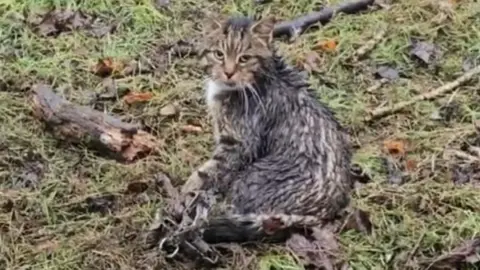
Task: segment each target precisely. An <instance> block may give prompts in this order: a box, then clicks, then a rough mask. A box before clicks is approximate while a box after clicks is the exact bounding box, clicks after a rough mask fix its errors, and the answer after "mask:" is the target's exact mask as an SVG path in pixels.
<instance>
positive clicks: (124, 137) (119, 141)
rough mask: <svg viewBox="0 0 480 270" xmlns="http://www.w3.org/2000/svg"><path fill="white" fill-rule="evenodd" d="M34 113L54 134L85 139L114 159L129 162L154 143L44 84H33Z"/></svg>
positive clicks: (136, 130) (132, 127)
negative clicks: (73, 102)
mask: <svg viewBox="0 0 480 270" xmlns="http://www.w3.org/2000/svg"><path fill="white" fill-rule="evenodd" d="M31 100H32V103H33V104H32V107H33V112H34V115H35V116H36V117H37V118H39V119H41V120H43V121H45V122H46V123H47V126H48V127H49V129H51V130H52V131H53V134H54V135H55V136H58V137H60V138H61V139H64V140H67V141H73V142H81V141H87V142H89V143H90V144H92V145H94V146H95V147H97V148H98V147H100V148H101V149H102V150H109V151H107V152H111V153H109V154H113V155H114V156H115V157H116V158H118V159H121V160H124V161H132V160H133V159H135V158H136V157H137V156H138V155H140V154H144V153H148V152H150V151H151V150H152V149H154V148H155V146H156V145H157V140H156V139H155V137H153V136H152V135H150V134H148V133H146V132H145V131H143V130H140V127H139V126H138V125H134V124H128V123H125V122H122V121H120V120H119V119H117V118H114V117H112V116H109V115H107V114H105V113H102V112H100V111H96V110H93V109H91V108H89V107H86V106H79V105H75V104H72V103H70V102H68V101H66V100H65V99H63V98H61V97H59V96H57V95H56V94H55V93H53V91H52V89H51V88H50V87H49V86H47V85H43V84H40V85H36V86H34V87H33V95H32V96H31Z"/></svg>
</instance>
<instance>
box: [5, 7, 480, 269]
mask: <svg viewBox="0 0 480 270" xmlns="http://www.w3.org/2000/svg"><path fill="white" fill-rule="evenodd" d="M208 2H209V1H205V2H201V1H188V0H184V1H171V4H170V5H169V7H168V9H165V10H160V11H159V10H157V9H155V7H154V6H153V4H152V3H151V1H149V0H142V1H133V0H127V1H114V0H102V1H80V0H78V1H75V0H56V1H55V0H50V1H49V0H35V1H34V0H25V1H15V0H3V1H0V90H1V91H0V134H1V136H0V204H3V205H4V206H3V207H2V208H0V230H1V232H2V233H1V234H0V268H2V269H139V268H140V267H142V265H149V264H154V263H158V264H159V265H160V266H159V267H160V268H159V269H165V267H166V266H162V265H164V264H163V263H164V262H163V260H162V259H161V258H160V257H159V256H156V255H155V254H150V253H148V252H145V251H142V247H141V241H140V238H141V237H140V235H141V233H142V231H144V230H146V229H147V228H148V227H149V225H150V222H151V220H152V217H153V213H154V211H155V209H156V207H158V206H159V205H161V203H162V199H161V196H160V194H158V193H157V192H155V191H154V190H153V188H152V187H150V188H149V190H147V191H146V193H144V194H133V195H132V194H130V195H129V194H124V191H125V190H126V187H127V185H128V184H129V183H131V182H136V181H147V182H149V181H150V179H152V177H153V176H154V174H155V173H156V172H158V171H164V172H166V173H168V174H169V175H170V176H171V177H172V179H173V180H174V181H175V182H176V183H181V181H182V179H185V178H186V177H188V175H189V173H190V172H191V171H192V170H193V169H194V168H196V167H197V166H199V165H200V164H201V163H202V161H204V160H205V159H206V157H207V156H208V155H209V152H210V151H211V146H212V141H211V140H212V138H211V128H210V126H209V123H208V119H207V118H206V113H205V104H204V102H203V100H202V90H201V84H202V80H203V77H202V76H203V73H202V71H201V70H200V69H199V68H198V65H197V63H196V61H195V60H194V59H180V60H176V61H175V62H174V63H172V64H171V65H170V66H169V67H168V68H167V69H166V70H165V71H164V72H163V73H158V74H143V75H137V76H134V77H127V78H122V79H120V80H119V81H118V83H119V85H122V86H123V87H126V88H129V89H133V90H139V91H140V90H141V91H152V92H153V93H154V95H155V96H154V98H153V99H152V100H151V101H149V102H148V103H146V104H138V105H135V106H132V107H129V106H126V105H125V104H123V102H122V101H121V100H118V101H113V102H107V103H106V104H105V108H104V109H105V111H107V112H110V113H112V114H115V115H117V116H121V117H123V118H124V119H126V120H135V121H137V122H140V123H143V124H144V125H146V126H148V128H149V130H151V132H152V133H153V134H154V135H155V136H157V137H159V138H160V139H161V141H162V144H161V145H160V148H161V151H159V152H158V153H155V154H153V155H150V156H147V157H146V158H144V159H142V160H139V161H137V162H136V163H133V164H129V165H125V164H121V163H118V162H115V161H112V160H109V159H105V158H101V157H98V156H97V155H96V154H95V153H94V152H92V151H91V150H89V149H88V148H86V147H85V146H83V145H71V144H67V143H59V142H58V141H57V139H56V138H54V137H53V136H52V135H51V134H50V133H48V132H47V131H45V130H44V127H43V124H42V123H40V122H39V121H37V120H36V119H34V117H33V116H32V114H31V109H30V105H29V103H28V99H27V90H26V89H28V88H27V87H26V86H28V85H30V84H33V83H37V82H47V83H50V84H52V85H53V86H54V87H55V89H56V92H57V93H59V94H60V95H62V96H63V97H65V98H67V99H68V100H71V101H72V102H76V103H79V104H87V102H88V101H89V98H90V97H91V94H92V93H94V92H99V91H101V90H102V79H101V78H99V77H97V76H95V75H93V74H92V73H91V72H90V71H89V70H90V68H91V67H92V66H93V65H94V64H95V63H96V61H97V60H98V59H100V58H105V57H112V58H113V59H115V60H126V61H128V60H131V59H135V58H138V57H142V56H145V55H148V52H149V51H151V50H152V49H155V46H156V45H155V44H159V43H170V42H174V41H176V40H178V39H180V38H182V37H188V36H189V34H191V33H192V30H191V29H194V26H195V25H196V23H197V22H198V20H199V16H197V15H196V14H197V13H198V12H202V11H205V10H209V11H221V12H225V13H227V12H232V13H235V12H239V13H244V14H259V13H264V14H266V13H273V14H277V16H279V17H280V18H284V19H288V18H292V17H296V16H299V15H301V14H304V13H306V12H309V11H312V10H314V9H316V8H318V3H324V4H327V5H330V4H334V3H337V2H340V1H307V0H297V1H279V0H276V1H273V2H272V3H270V4H267V5H255V4H253V1H249V0H245V1H211V3H208ZM393 2H395V3H394V4H392V5H391V8H390V9H389V10H380V11H375V12H367V13H363V14H360V15H346V16H339V17H337V18H335V19H334V20H333V21H332V22H331V23H329V24H327V25H326V26H324V27H323V28H321V29H319V30H315V31H310V32H308V33H305V34H304V35H302V36H301V37H300V38H299V39H298V40H297V41H296V42H294V43H285V42H278V46H279V48H280V51H281V52H282V54H283V55H285V57H286V59H288V61H289V62H291V63H292V64H294V63H295V62H296V59H299V58H301V57H302V56H303V55H304V54H305V53H306V52H308V50H310V48H311V47H312V46H313V45H314V44H315V43H316V42H317V41H320V40H325V39H335V40H336V41H337V43H338V47H337V51H336V52H334V53H324V52H319V55H320V59H321V64H320V65H319V66H318V68H319V70H320V71H321V72H322V75H321V76H322V77H324V78H328V80H329V81H331V82H333V83H334V85H335V86H334V87H328V86H326V85H324V84H321V77H320V75H318V74H311V76H310V82H311V83H312V86H313V87H314V88H315V89H317V92H318V95H319V97H320V98H321V99H322V100H323V101H324V102H326V103H327V104H328V105H329V106H330V107H331V108H332V109H333V110H334V111H335V113H336V115H337V116H338V118H339V119H340V121H341V122H342V123H343V124H344V125H345V126H347V127H348V128H349V130H350V131H351V135H352V140H353V141H354V142H356V143H357V144H358V145H359V149H358V150H357V151H356V154H355V160H356V162H358V163H359V164H360V165H362V166H363V167H364V168H365V170H366V171H367V172H368V173H370V174H371V175H372V177H373V181H372V182H371V183H369V184H367V185H365V186H363V187H361V188H360V189H359V190H357V191H356V192H355V194H354V204H355V205H356V206H357V207H359V208H361V209H363V210H365V211H368V212H370V213H371V221H372V223H373V224H374V226H375V228H374V230H373V233H372V234H371V235H365V234H361V233H357V232H354V231H349V232H345V233H343V234H342V235H341V243H342V248H343V250H344V252H345V257H346V259H347V260H348V262H349V263H350V265H351V266H352V268H353V269H406V268H407V267H406V266H405V263H406V260H407V259H408V256H409V255H408V254H409V253H410V252H411V251H412V250H413V247H414V246H417V247H418V248H417V250H416V253H415V254H414V255H413V257H412V258H411V261H414V262H415V261H416V260H415V259H416V258H422V257H427V256H435V255H438V254H441V253H442V252H446V251H448V250H449V249H450V248H453V247H454V246H456V245H458V244H459V243H461V242H462V241H463V240H465V239H470V238H472V237H474V236H478V234H479V232H480V214H478V213H480V191H479V190H476V189H472V188H470V187H456V186H453V184H452V180H451V176H450V174H449V172H448V170H447V167H448V165H449V164H450V163H451V162H452V160H449V159H446V158H445V157H444V156H443V155H442V153H443V150H444V147H445V145H446V144H447V143H449V144H450V145H451V146H452V147H456V146H458V145H459V143H460V140H459V139H461V138H463V137H464V136H466V134H469V133H471V130H472V122H473V121H475V120H477V119H478V118H479V114H480V109H479V106H478V104H479V100H480V99H479V96H478V95H479V94H478V91H477V90H478V81H477V82H473V84H470V85H465V86H462V87H460V88H458V91H455V92H454V93H453V94H449V95H447V96H445V97H441V98H439V99H436V100H435V101H424V102H419V103H417V104H415V105H413V106H411V107H409V108H407V109H406V110H404V111H403V112H401V113H397V114H395V115H392V116H388V117H384V118H383V119H380V120H377V121H375V122H374V123H373V124H372V125H370V126H366V125H365V124H364V123H363V117H364V116H365V112H366V111H367V110H370V109H374V108H376V107H378V106H380V105H382V104H384V105H388V104H394V103H398V102H400V101H405V100H408V99H410V98H411V97H413V96H415V95H417V94H419V93H422V92H426V91H428V90H430V89H433V88H435V87H438V86H440V85H442V84H444V83H445V82H447V81H450V80H452V79H454V78H455V77H457V76H458V75H459V74H461V73H462V62H463V60H464V59H465V57H467V56H471V55H480V27H479V25H480V16H479V12H480V7H479V5H478V3H474V2H475V1H473V0H470V1H467V0H465V1H459V4H458V6H457V7H455V9H454V12H453V17H452V18H451V19H450V20H446V21H444V22H440V23H436V22H435V21H436V19H435V18H436V16H438V15H437V14H439V13H440V12H441V11H440V8H439V4H436V3H437V1H433V0H431V1H428V0H423V1H414V0H405V1H393ZM447 2H448V1H447ZM316 3H317V4H316ZM53 6H55V7H58V8H60V7H70V8H72V9H82V10H84V11H86V12H90V13H94V14H97V15H99V16H100V17H102V18H105V19H106V20H107V21H114V22H116V23H118V29H117V30H116V31H115V32H114V34H112V35H110V36H107V37H104V38H93V37H89V36H87V35H85V33H84V32H82V31H75V32H72V33H68V34H63V35H60V36H59V37H56V38H53V37H40V36H38V35H36V34H35V33H34V32H32V30H31V29H30V28H28V27H26V26H25V25H24V24H23V22H22V21H21V20H20V19H19V18H21V17H22V16H23V14H24V11H28V10H29V11H38V10H41V9H42V8H48V7H53ZM385 28H387V29H388V31H387V34H386V37H385V38H384V39H383V40H382V41H381V42H379V43H378V44H377V46H376V47H375V48H374V49H373V51H372V52H370V53H369V54H368V55H367V57H366V59H365V60H363V61H362V65H361V66H359V67H356V68H352V67H351V66H349V65H345V63H347V62H348V61H349V60H348V59H349V57H351V56H352V55H353V53H354V52H355V50H356V49H357V48H358V47H359V46H361V45H362V44H364V43H365V42H366V41H368V40H370V39H371V38H372V37H373V36H374V35H375V32H376V31H378V30H380V29H385ZM415 37H416V38H422V39H423V40H425V41H430V42H433V43H435V44H436V45H438V46H439V47H440V48H441V49H442V51H443V56H442V58H441V60H440V61H439V63H438V67H437V69H436V70H433V69H429V68H426V67H422V66H420V65H418V63H417V62H416V61H413V60H412V59H411V58H410V57H409V42H410V39H411V38H415ZM383 64H388V65H391V66H393V67H395V68H396V69H397V70H399V71H401V72H402V73H403V74H405V75H406V76H405V78H401V79H399V80H397V81H394V82H392V83H389V84H386V85H384V86H383V87H381V88H380V89H378V90H377V91H376V92H373V93H368V92H366V89H367V88H368V87H370V86H371V85H373V84H374V81H375V79H374V77H373V73H372V70H373V68H375V66H377V65H383ZM450 100H453V101H455V102H456V103H457V104H459V108H458V113H457V115H455V116H454V117H453V118H452V119H451V120H450V121H449V122H448V123H441V122H439V121H434V120H431V119H430V116H431V114H432V113H433V112H434V111H436V110H438V109H439V107H440V106H441V105H443V104H446V103H447V102H449V101H450ZM172 102H176V103H178V104H179V106H180V107H181V112H180V114H179V115H178V117H174V118H166V117H163V116H160V115H159V110H160V108H162V107H163V106H165V105H167V104H170V103H172ZM191 123H195V124H197V125H200V126H202V128H203V130H204V132H203V133H201V134H194V133H184V132H182V131H181V127H182V126H184V125H187V124H191ZM385 139H404V140H406V141H408V142H409V146H410V147H409V149H408V150H409V152H408V155H409V157H411V158H414V159H415V160H416V161H417V163H418V167H417V170H416V171H415V172H413V173H412V175H411V177H412V179H411V180H410V182H408V183H406V184H405V185H402V186H400V187H396V186H392V185H390V184H388V183H387V181H386V173H385V169H383V165H382V163H381V162H380V161H379V158H380V157H382V156H383V153H382V142H383V141H384V140H385ZM38 163H40V164H42V166H43V170H42V171H43V174H42V175H41V176H40V177H39V178H40V180H39V183H38V185H37V186H36V187H19V186H15V185H14V182H15V181H17V180H18V178H19V175H20V174H21V173H22V172H24V171H25V166H26V165H25V164H27V165H28V164H30V165H31V166H34V165H35V164H38ZM32 164H33V165H32ZM102 194H114V195H115V196H116V198H117V199H116V205H115V207H114V208H112V211H111V212H110V213H107V214H105V215H102V214H99V213H89V212H88V211H81V209H83V208H84V205H85V200H86V199H87V198H88V197H91V196H98V195H102ZM9 202H12V203H13V207H12V206H11V205H10V206H9V205H8V204H9ZM79 209H80V210H79ZM282 254H283V255H282ZM253 258H254V260H253V261H252V263H250V266H249V267H250V268H252V269H273V268H276V269H303V267H302V266H300V265H299V264H298V261H297V260H296V259H294V258H293V257H291V256H290V255H288V253H286V252H285V251H283V253H282V252H280V253H279V252H277V251H275V252H273V251H269V250H263V251H262V253H261V254H260V253H259V254H258V256H254V257H253ZM170 267H173V266H170ZM175 267H177V268H178V269H183V268H181V266H180V265H177V266H175ZM272 267H273V268H272ZM411 268H415V264H413V266H412V267H411Z"/></svg>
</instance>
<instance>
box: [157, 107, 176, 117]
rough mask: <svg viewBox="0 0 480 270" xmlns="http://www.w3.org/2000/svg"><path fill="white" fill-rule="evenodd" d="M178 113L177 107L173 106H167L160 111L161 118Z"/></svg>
mask: <svg viewBox="0 0 480 270" xmlns="http://www.w3.org/2000/svg"><path fill="white" fill-rule="evenodd" d="M177 113H178V110H177V106H175V105H173V104H167V105H165V106H164V107H162V108H161V109H160V115H161V116H173V115H176V114H177Z"/></svg>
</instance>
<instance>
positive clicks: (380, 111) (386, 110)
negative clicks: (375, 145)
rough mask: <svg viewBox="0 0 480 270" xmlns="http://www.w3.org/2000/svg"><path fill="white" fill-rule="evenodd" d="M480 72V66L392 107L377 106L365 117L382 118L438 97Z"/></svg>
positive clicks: (368, 118)
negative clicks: (419, 102)
mask: <svg viewBox="0 0 480 270" xmlns="http://www.w3.org/2000/svg"><path fill="white" fill-rule="evenodd" d="M479 74H480V66H478V67H475V68H473V69H471V70H469V71H468V72H466V73H464V74H463V75H462V76H460V77H458V78H457V79H456V80H454V81H451V82H449V83H447V84H444V85H442V86H441V87H439V88H436V89H434V90H432V91H430V92H427V93H423V94H420V95H417V96H415V97H413V98H411V99H410V100H408V101H404V102H399V103H397V104H395V105H393V106H390V107H380V108H377V109H375V110H373V111H371V112H369V115H368V116H367V117H366V118H365V121H366V122H369V121H371V120H373V119H376V118H380V117H383V116H386V115H388V114H392V113H395V112H397V111H400V110H402V109H404V108H406V107H408V106H411V105H413V104H415V103H416V102H418V101H423V100H430V99H434V98H436V97H439V96H442V95H444V94H447V93H449V92H451V91H453V90H454V89H456V88H457V87H459V86H460V85H463V84H464V83H466V82H468V81H470V80H471V79H473V78H474V77H476V76H479Z"/></svg>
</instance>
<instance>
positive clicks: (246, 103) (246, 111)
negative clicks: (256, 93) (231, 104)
mask: <svg viewBox="0 0 480 270" xmlns="http://www.w3.org/2000/svg"><path fill="white" fill-rule="evenodd" d="M240 92H242V96H243V100H244V101H245V105H244V106H245V113H246V114H248V112H249V106H248V96H247V93H245V91H244V90H242V91H240Z"/></svg>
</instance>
